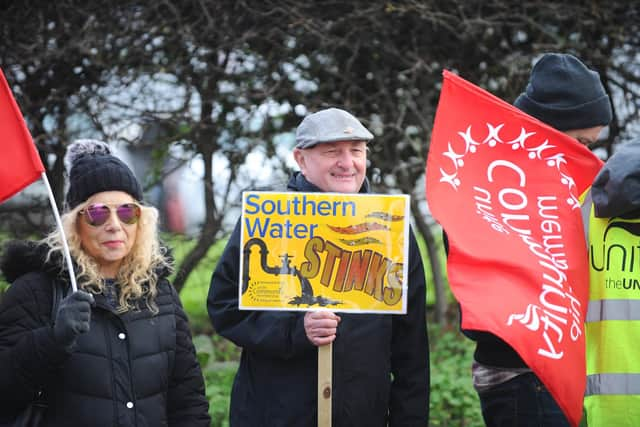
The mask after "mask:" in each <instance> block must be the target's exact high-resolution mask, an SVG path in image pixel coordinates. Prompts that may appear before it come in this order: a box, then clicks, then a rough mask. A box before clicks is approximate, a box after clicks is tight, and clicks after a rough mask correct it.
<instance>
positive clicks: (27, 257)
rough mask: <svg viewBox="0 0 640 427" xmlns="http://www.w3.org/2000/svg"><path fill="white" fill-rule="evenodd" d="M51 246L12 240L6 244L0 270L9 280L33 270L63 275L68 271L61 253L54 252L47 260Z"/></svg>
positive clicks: (51, 274)
mask: <svg viewBox="0 0 640 427" xmlns="http://www.w3.org/2000/svg"><path fill="white" fill-rule="evenodd" d="M48 252H49V247H48V246H47V245H45V244H42V243H39V242H34V241H26V240H11V241H9V242H7V243H6V244H5V245H4V248H3V251H2V257H1V258H0V270H2V273H3V274H4V277H5V278H6V279H7V281H8V282H13V281H14V280H16V279H17V278H18V277H20V276H22V275H24V274H27V273H30V272H32V271H42V272H44V273H46V274H47V275H49V276H53V277H55V276H62V275H63V273H64V272H65V271H66V264H65V263H63V262H62V259H61V257H60V255H59V254H52V256H51V258H50V259H49V260H47V253H48Z"/></svg>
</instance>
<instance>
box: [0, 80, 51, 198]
mask: <svg viewBox="0 0 640 427" xmlns="http://www.w3.org/2000/svg"><path fill="white" fill-rule="evenodd" d="M0 138H1V140H2V143H1V144H2V148H1V149H0V203H2V202H4V201H5V200H7V199H9V198H10V197H11V196H13V195H14V194H16V193H17V192H18V191H20V190H22V189H23V188H24V187H26V186H27V185H29V184H31V183H32V182H33V181H35V180H37V179H38V178H40V176H41V174H42V172H44V166H43V165H42V161H41V160H40V156H39V155H38V151H37V150H36V147H35V145H34V144H33V139H32V138H31V134H30V133H29V130H28V129H27V125H26V124H25V122H24V119H23V117H22V113H20V108H18V104H17V103H16V101H15V99H13V95H12V94H11V89H9V85H8V84H7V80H6V79H5V77H4V73H3V72H2V69H0Z"/></svg>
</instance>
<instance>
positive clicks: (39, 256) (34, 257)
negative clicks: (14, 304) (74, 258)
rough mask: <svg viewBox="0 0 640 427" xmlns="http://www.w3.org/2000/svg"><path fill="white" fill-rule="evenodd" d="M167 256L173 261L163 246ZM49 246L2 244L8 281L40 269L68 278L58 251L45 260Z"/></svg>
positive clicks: (1, 262)
mask: <svg viewBox="0 0 640 427" xmlns="http://www.w3.org/2000/svg"><path fill="white" fill-rule="evenodd" d="M163 250H164V251H165V252H166V253H167V258H168V259H169V260H170V261H171V262H173V257H172V256H171V253H170V251H169V250H168V249H167V248H166V247H164V246H163ZM48 252H49V246H47V245H45V244H44V243H41V242H34V241H28V240H11V241H9V242H7V243H6V244H5V245H4V248H3V251H2V256H1V257H0V270H1V271H2V273H3V274H4V277H5V279H6V280H7V281H8V282H10V283H11V282H13V281H14V280H16V279H17V278H18V277H20V276H22V275H24V274H27V273H30V272H32V271H41V272H44V273H46V274H47V275H49V276H51V277H59V278H61V279H63V280H65V281H66V280H68V275H67V264H66V262H65V261H64V260H63V259H62V256H61V255H60V254H59V253H53V254H52V255H51V257H50V258H49V259H48V260H47V253H48ZM156 274H157V275H158V277H159V278H165V277H168V276H169V275H170V274H171V270H170V269H169V268H167V267H161V268H158V269H157V270H156Z"/></svg>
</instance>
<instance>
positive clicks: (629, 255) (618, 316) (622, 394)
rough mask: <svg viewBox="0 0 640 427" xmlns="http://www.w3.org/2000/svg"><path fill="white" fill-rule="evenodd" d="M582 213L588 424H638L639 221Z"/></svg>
mask: <svg viewBox="0 0 640 427" xmlns="http://www.w3.org/2000/svg"><path fill="white" fill-rule="evenodd" d="M584 213H588V224H589V227H588V234H587V236H588V245H589V270H590V272H589V273H590V284H589V307H588V311H587V317H586V327H585V335H586V351H587V355H586V358H587V389H586V391H585V401H584V404H585V410H586V413H587V423H588V425H589V427H598V426H616V427H627V426H628V427H631V426H640V351H639V350H638V342H640V219H636V220H624V219H620V218H612V219H607V218H595V216H594V214H593V209H592V208H591V206H588V209H586V211H583V214H584ZM583 218H584V216H583Z"/></svg>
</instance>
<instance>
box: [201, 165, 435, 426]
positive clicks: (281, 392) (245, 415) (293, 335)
mask: <svg viewBox="0 0 640 427" xmlns="http://www.w3.org/2000/svg"><path fill="white" fill-rule="evenodd" d="M289 189H290V190H293V191H307V192H317V191H320V190H319V189H318V188H317V187H315V186H314V185H312V184H311V183H309V182H308V181H306V179H305V178H304V177H303V176H302V175H301V174H300V173H297V174H296V175H294V176H293V177H292V179H291V180H290V181H289ZM367 190H368V184H365V186H364V187H363V189H362V190H361V192H368V191H367ZM238 224H239V223H238ZM239 246H240V227H239V225H237V226H236V228H235V230H234V232H233V234H232V235H231V237H230V238H229V243H228V244H227V247H226V249H225V251H224V253H223V255H222V257H221V259H220V261H219V262H218V266H217V267H216V270H215V272H214V274H213V278H212V281H211V287H210V290H209V297H208V301H207V303H208V309H209V315H210V317H211V319H212V321H213V325H214V327H215V329H216V331H217V332H218V333H219V334H220V335H222V336H224V337H226V338H228V339H229V340H231V341H233V342H234V343H236V344H237V345H238V346H240V347H242V357H241V360H240V367H239V368H238V372H237V374H236V378H235V382H234V385H233V390H232V394H231V420H230V421H231V426H232V427H263V426H265V427H266V426H269V427H279V426H282V427H285V426H286V427H296V426H301V427H311V426H315V425H317V375H318V374H317V369H318V365H317V363H318V362H317V360H318V359H317V354H318V351H317V347H315V346H313V345H312V344H311V342H310V341H309V340H308V339H307V337H306V335H305V331H304V313H300V312H286V311H245V310H243V311H240V310H238V278H239V276H240V271H239V259H240V247H239ZM408 287H409V289H408V296H407V301H408V309H407V314H406V315H381V314H347V313H340V317H341V319H342V320H341V322H340V325H339V326H338V332H337V338H336V340H335V341H334V343H333V397H332V416H333V422H332V425H333V426H334V427H347V426H348V427H358V426H362V427H380V426H386V425H389V426H392V427H395V426H406V427H411V426H415V427H425V426H427V425H428V415H429V349H428V342H427V330H426V319H425V276H424V269H423V266H422V259H421V257H420V253H419V250H418V246H417V244H416V240H415V237H414V236H413V233H411V236H410V246H409V277H408Z"/></svg>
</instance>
